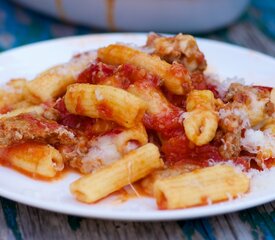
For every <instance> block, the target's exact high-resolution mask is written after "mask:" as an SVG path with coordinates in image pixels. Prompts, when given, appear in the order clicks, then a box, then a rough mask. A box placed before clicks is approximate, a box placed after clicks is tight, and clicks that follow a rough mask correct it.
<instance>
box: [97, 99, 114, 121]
mask: <svg viewBox="0 0 275 240" xmlns="http://www.w3.org/2000/svg"><path fill="white" fill-rule="evenodd" d="M97 111H98V112H99V113H100V116H101V117H102V118H103V119H104V118H106V119H110V118H111V117H112V116H113V111H112V109H111V108H110V107H109V105H108V104H107V103H105V102H104V101H101V102H100V103H99V104H97Z"/></svg>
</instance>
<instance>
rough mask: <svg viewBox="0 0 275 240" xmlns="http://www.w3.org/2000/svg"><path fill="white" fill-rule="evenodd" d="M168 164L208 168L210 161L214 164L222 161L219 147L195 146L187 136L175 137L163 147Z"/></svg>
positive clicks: (208, 145)
mask: <svg viewBox="0 0 275 240" xmlns="http://www.w3.org/2000/svg"><path fill="white" fill-rule="evenodd" d="M161 150H162V152H163V153H164V156H165V159H166V161H167V163H169V164H174V163H176V162H182V163H190V164H195V165H200V166H208V165H209V160H211V161H213V162H219V161H222V160H223V159H222V157H221V155H220V153H219V150H218V147H216V146H213V145H210V144H206V145H204V146H200V147H198V146H195V145H194V144H193V143H191V142H190V141H189V140H188V139H187V137H186V136H185V134H181V135H179V136H175V137H172V138H170V139H169V140H168V141H165V142H164V143H163V145H162V147H161Z"/></svg>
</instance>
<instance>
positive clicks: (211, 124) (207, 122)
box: [183, 90, 219, 146]
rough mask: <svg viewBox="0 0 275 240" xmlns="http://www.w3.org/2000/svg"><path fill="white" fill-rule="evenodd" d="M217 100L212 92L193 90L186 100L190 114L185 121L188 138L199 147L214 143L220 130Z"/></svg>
mask: <svg viewBox="0 0 275 240" xmlns="http://www.w3.org/2000/svg"><path fill="white" fill-rule="evenodd" d="M215 104H216V99H215V97H214V95H213V93H212V92H211V91H210V90H193V91H191V92H190V93H189V94H188V97H187V99H186V109H187V111H188V114H187V115H186V118H185V119H184V121H183V126H184V130H185V133H186V136H187V138H188V139H189V140H190V141H191V142H193V143H195V144H196V145H197V146H202V145H204V144H207V143H209V142H211V141H212V139H213V138H214V137H215V135H216V131H217V128H218V121H219V118H218V114H217V112H216V111H215Z"/></svg>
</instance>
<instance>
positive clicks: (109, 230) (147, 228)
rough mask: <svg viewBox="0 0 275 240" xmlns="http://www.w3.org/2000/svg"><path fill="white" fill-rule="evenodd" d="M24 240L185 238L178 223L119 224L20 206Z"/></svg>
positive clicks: (19, 214) (117, 222) (19, 219)
mask: <svg viewBox="0 0 275 240" xmlns="http://www.w3.org/2000/svg"><path fill="white" fill-rule="evenodd" d="M18 221H19V223H20V230H21V234H22V236H23V238H24V239H79V240H82V239H103V240H104V239H106V240H107V239H131V240H132V239H133V240H135V239H145V238H147V239H160V240H162V239H163V240H164V239H176V240H177V239H179V240H180V239H183V234H182V232H181V229H180V227H179V226H178V224H177V223H176V222H165V223H158V222H147V223H142V222H119V221H104V220H93V219H84V218H78V217H72V216H66V215H62V214H57V213H52V212H48V211H44V210H39V209H36V208H31V207H27V206H25V205H22V204H18Z"/></svg>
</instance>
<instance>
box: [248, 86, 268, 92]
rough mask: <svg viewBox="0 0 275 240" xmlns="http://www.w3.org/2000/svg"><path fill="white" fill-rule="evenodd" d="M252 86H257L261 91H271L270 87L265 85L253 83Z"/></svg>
mask: <svg viewBox="0 0 275 240" xmlns="http://www.w3.org/2000/svg"><path fill="white" fill-rule="evenodd" d="M253 88H257V89H259V90H261V91H268V92H271V91H272V89H273V88H272V87H266V86H257V85H253Z"/></svg>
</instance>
